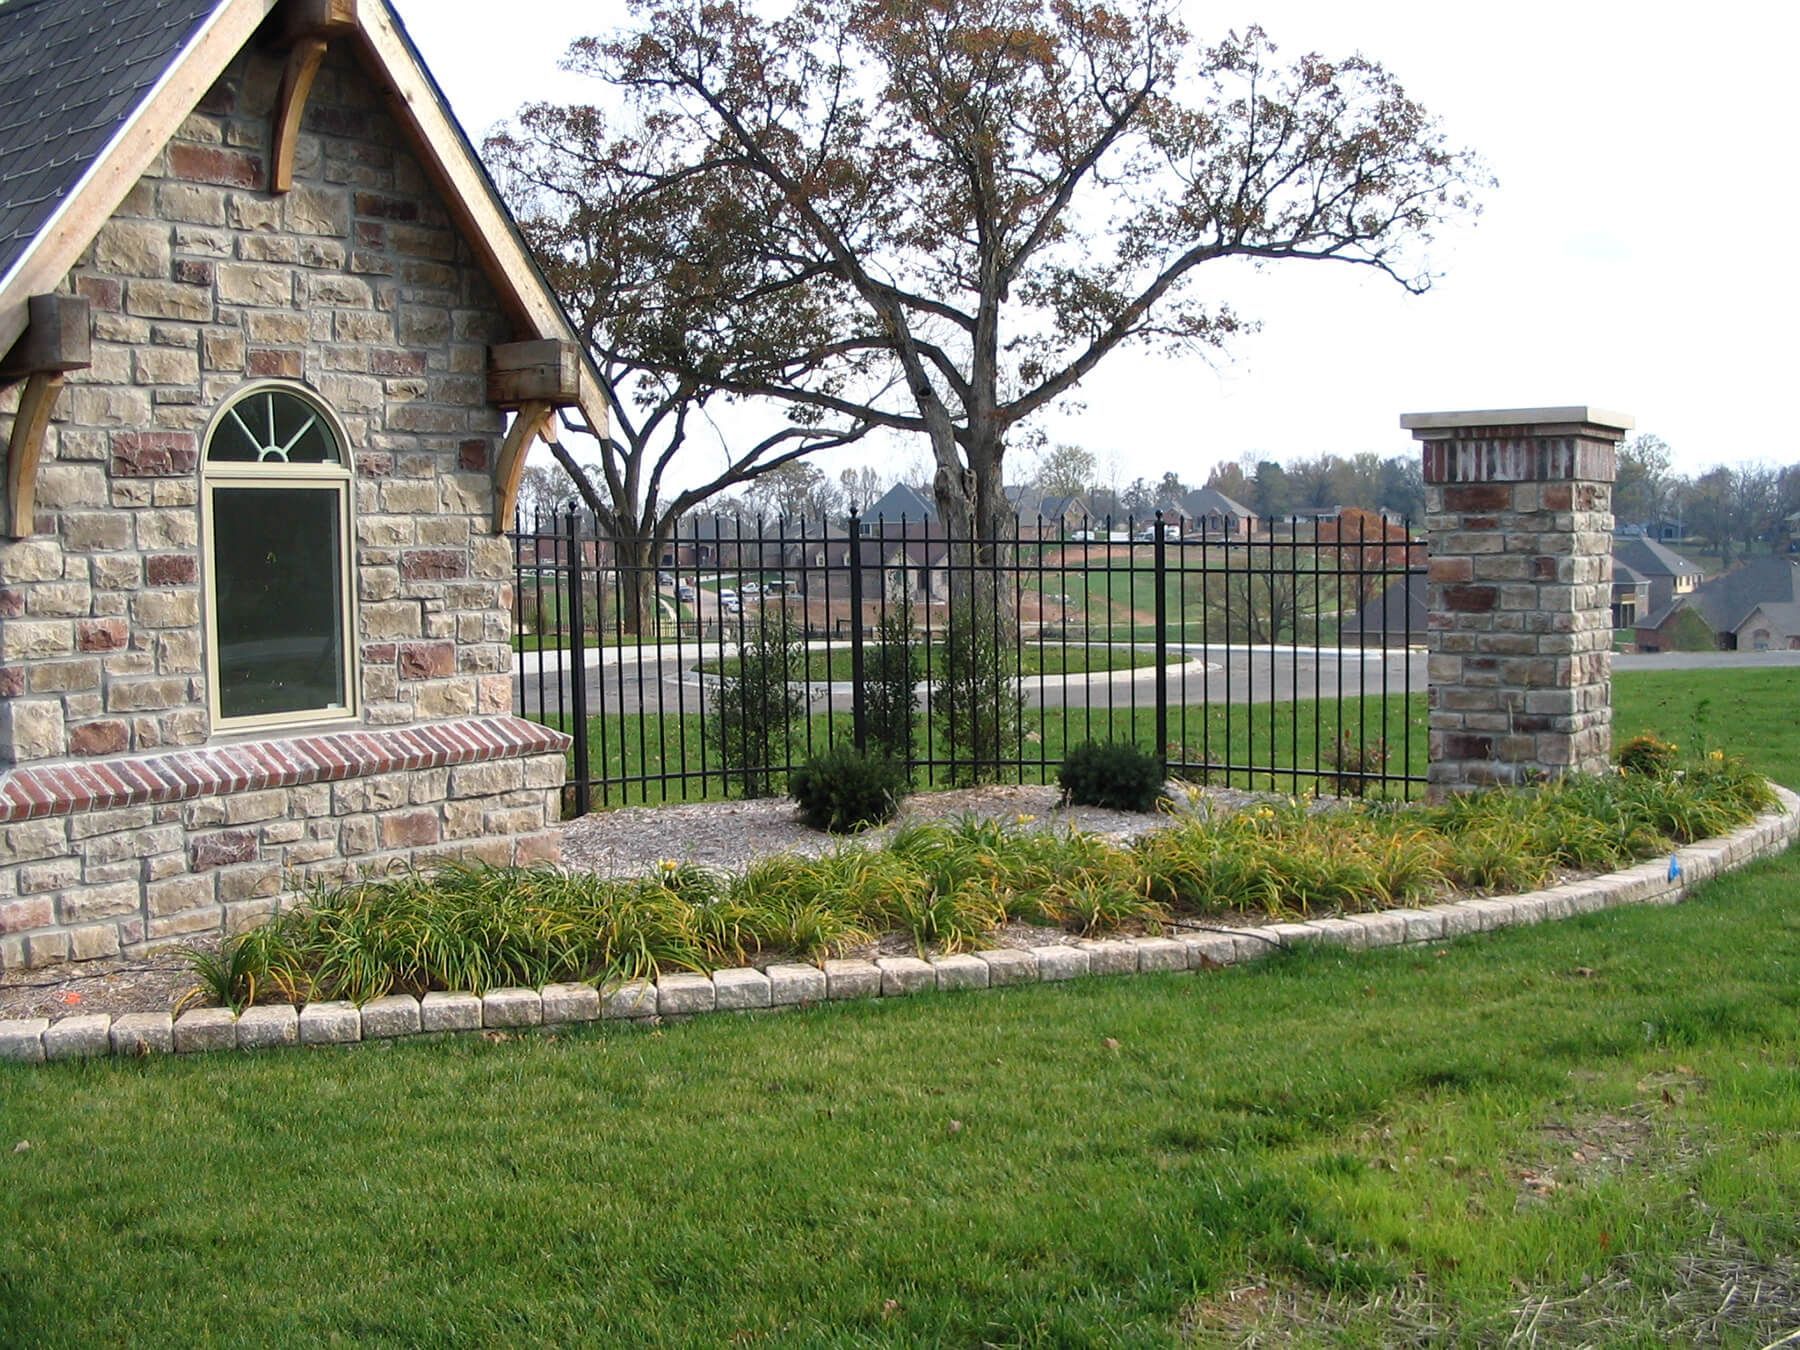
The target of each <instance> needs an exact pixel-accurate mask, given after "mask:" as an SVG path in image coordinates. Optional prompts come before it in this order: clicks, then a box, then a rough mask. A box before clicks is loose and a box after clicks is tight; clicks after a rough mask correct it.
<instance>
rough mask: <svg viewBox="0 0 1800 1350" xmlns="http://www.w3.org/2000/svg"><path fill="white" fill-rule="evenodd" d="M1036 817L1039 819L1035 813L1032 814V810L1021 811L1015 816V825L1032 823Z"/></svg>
mask: <svg viewBox="0 0 1800 1350" xmlns="http://www.w3.org/2000/svg"><path fill="white" fill-rule="evenodd" d="M1036 819H1037V817H1036V816H1034V815H1032V814H1031V813H1030V812H1028V811H1021V812H1019V814H1018V815H1016V816H1014V817H1013V824H1015V825H1029V824H1031V822H1032V821H1034V820H1036Z"/></svg>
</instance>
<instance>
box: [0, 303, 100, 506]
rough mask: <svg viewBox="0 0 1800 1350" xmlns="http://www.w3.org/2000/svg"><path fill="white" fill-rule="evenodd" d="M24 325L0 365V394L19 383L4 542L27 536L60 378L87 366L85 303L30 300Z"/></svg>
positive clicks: (10, 448)
mask: <svg viewBox="0 0 1800 1350" xmlns="http://www.w3.org/2000/svg"><path fill="white" fill-rule="evenodd" d="M29 313H30V320H29V322H28V323H27V324H26V326H25V332H24V333H23V334H22V335H21V336H20V338H19V340H18V341H17V342H16V343H14V344H13V348H12V350H11V351H10V352H8V353H7V354H6V356H5V357H4V359H0V388H4V387H5V386H7V385H9V384H16V383H18V382H19V381H20V380H23V381H24V382H25V390H24V393H23V394H21V395H20V398H19V409H18V412H17V413H16V414H14V416H13V425H12V435H11V436H10V437H8V439H7V447H6V504H5V510H4V512H3V513H0V515H3V517H4V518H3V519H0V526H3V527H4V529H5V532H6V534H7V536H8V537H9V538H13V539H24V538H26V537H27V536H29V535H30V534H31V530H32V524H33V518H34V517H35V515H36V511H37V471H38V463H39V461H40V460H42V459H43V456H44V432H45V431H46V430H48V429H49V426H50V415H51V413H53V412H54V411H55V410H56V398H57V395H58V394H60V393H61V392H62V387H63V377H64V376H65V375H67V374H68V372H70V371H71V370H85V369H86V368H87V367H88V366H89V365H90V364H91V363H92V337H91V333H92V330H91V329H90V327H89V317H90V316H89V310H88V302H87V301H86V300H85V299H82V298H80V297H77V296H72V295H34V296H32V297H31V300H30V307H29Z"/></svg>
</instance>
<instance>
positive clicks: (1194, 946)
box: [1181, 933, 1237, 970]
mask: <svg viewBox="0 0 1800 1350" xmlns="http://www.w3.org/2000/svg"><path fill="white" fill-rule="evenodd" d="M1181 945H1182V948H1183V950H1185V951H1186V952H1187V960H1188V969H1189V970H1211V969H1212V968H1213V967H1215V966H1228V965H1230V964H1231V963H1232V962H1234V961H1236V960H1237V941H1236V939H1234V938H1233V937H1232V936H1231V934H1229V933H1186V934H1183V936H1182V938H1181Z"/></svg>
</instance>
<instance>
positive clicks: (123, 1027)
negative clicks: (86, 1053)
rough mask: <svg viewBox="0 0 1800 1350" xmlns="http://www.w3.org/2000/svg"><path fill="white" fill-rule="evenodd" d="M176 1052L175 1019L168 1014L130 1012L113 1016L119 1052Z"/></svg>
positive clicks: (114, 1048)
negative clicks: (120, 1015)
mask: <svg viewBox="0 0 1800 1350" xmlns="http://www.w3.org/2000/svg"><path fill="white" fill-rule="evenodd" d="M174 1051H175V1019H174V1018H173V1017H171V1016H170V1015H169V1014H168V1013H166V1012H160V1013H126V1014H125V1015H124V1016H122V1017H115V1018H114V1019H113V1024H112V1052H113V1053H114V1054H115V1055H131V1056H139V1055H168V1054H173V1053H174Z"/></svg>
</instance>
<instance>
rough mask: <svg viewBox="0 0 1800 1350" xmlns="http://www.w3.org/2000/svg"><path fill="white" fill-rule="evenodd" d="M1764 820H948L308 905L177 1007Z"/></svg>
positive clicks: (1305, 879)
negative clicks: (715, 855)
mask: <svg viewBox="0 0 1800 1350" xmlns="http://www.w3.org/2000/svg"><path fill="white" fill-rule="evenodd" d="M1774 803H1775V798H1774V794H1773V793H1772V791H1771V790H1770V788H1769V785H1768V784H1767V783H1766V782H1765V781H1763V780H1762V779H1761V778H1758V777H1756V776H1755V775H1754V774H1751V773H1750V772H1749V771H1748V770H1747V769H1745V768H1744V766H1743V765H1741V764H1739V763H1737V762H1736V761H1734V760H1732V759H1730V758H1728V757H1727V756H1725V755H1724V754H1723V753H1721V752H1718V751H1712V752H1710V753H1708V754H1706V755H1704V756H1702V757H1701V758H1699V759H1698V760H1696V761H1693V762H1690V763H1688V764H1686V765H1685V766H1684V767H1682V768H1679V769H1676V770H1673V771H1671V772H1669V773H1667V774H1654V775H1653V774H1638V773H1618V774H1612V775H1606V776H1602V777H1588V778H1583V777H1571V778H1567V779H1563V780H1560V781H1557V782H1554V783H1546V784H1542V785H1539V786H1536V787H1532V788H1528V789H1521V790H1514V791H1499V792H1486V793H1478V794H1474V795H1470V796H1466V797H1459V798H1455V799H1452V800H1450V801H1448V802H1445V803H1443V804H1441V805H1437V806H1432V807H1397V806H1391V805H1385V804H1378V805H1370V804H1367V803H1362V802H1354V803H1343V804H1340V805H1337V806H1333V807H1329V808H1323V807H1319V806H1317V805H1315V804H1309V803H1305V802H1301V801H1289V802H1285V803H1268V804H1264V805H1260V806H1256V807H1253V808H1249V809H1245V810H1241V811H1235V812H1215V811H1213V810H1211V809H1210V808H1209V807H1207V806H1206V805H1204V804H1202V805H1200V806H1197V807H1190V808H1183V809H1181V810H1175V811H1172V812H1171V817H1170V819H1169V821H1168V822H1167V823H1166V825H1165V826H1164V827H1163V828H1161V829H1159V830H1156V831H1153V832H1151V833H1149V834H1147V835H1144V836H1142V837H1141V838H1139V839H1138V840H1136V841H1135V842H1133V843H1131V844H1128V845H1122V844H1118V843H1115V842H1113V841H1111V840H1109V839H1107V838H1104V837H1102V836H1099V835H1095V834H1087V833H1083V832H1081V831H1079V830H1064V829H1057V830H1051V829H1032V828H1029V827H1030V826H1031V825H1032V824H1033V821H1032V818H1031V817H1029V816H1018V817H1015V818H1014V819H1013V820H1011V821H1010V822H1003V821H999V820H993V819H984V818H979V817H974V816H966V817H963V818H961V819H958V820H954V821H947V822H945V821H937V822H929V823H914V824H909V825H906V826H904V827H902V828H901V829H899V830H897V831H896V832H895V833H894V835H893V837H892V839H891V840H890V841H889V842H888V844H887V845H886V846H885V847H874V846H863V845H856V844H845V845H843V846H841V847H839V848H837V849H836V850H834V851H833V852H830V853H827V854H825V855H823V856H821V857H803V856H800V855H796V854H777V855H774V856H770V857H766V858H762V859H760V860H758V861H756V862H753V863H752V864H751V865H750V866H749V867H747V868H746V869H745V870H744V871H743V872H742V873H740V874H736V875H732V874H727V873H722V872H718V871H714V870H712V869H709V868H704V867H699V866H696V865H694V864H692V863H684V862H681V861H678V860H675V859H670V860H667V861H665V862H663V863H661V864H659V865H657V866H656V867H653V868H652V869H650V872H649V874H648V875H646V876H643V877H638V878H633V879H618V878H604V877H598V876H594V875H592V874H587V873H579V872H567V871H563V870H561V869H558V868H550V867H539V868H526V869H518V868H498V867H488V866H483V865H455V864H452V865H446V866H443V867H440V868H439V869H438V870H436V871H433V872H429V873H427V872H408V873H402V874H398V875H395V876H391V877H386V878H382V879H380V880H372V881H363V882H357V883H354V884H351V885H346V886H340V887H338V888H336V889H332V890H318V891H315V892H313V893H312V894H311V895H309V896H308V897H307V899H306V902H305V903H303V904H302V905H300V906H298V907H296V908H294V909H292V910H289V911H287V912H285V913H283V914H280V915H278V916H277V917H276V918H275V919H274V920H273V921H272V922H270V923H269V924H267V925H265V926H263V927H262V928H258V929H255V930H253V931H252V932H250V933H248V934H245V935H244V936H242V937H240V938H238V939H235V940H234V941H232V942H229V943H227V944H226V945H225V946H224V948H223V949H222V950H220V951H219V952H218V953H216V954H201V955H199V956H197V957H196V958H195V959H194V964H195V973H196V976H197V980H198V984H197V988H196V991H195V997H200V998H211V999H213V1000H215V1001H217V1002H219V1003H223V1004H227V1005H229V1006H232V1007H235V1008H241V1007H243V1006H246V1005H248V1004H251V1003H255V1002H267V1001H286V1002H311V1001H313V1000H318V999H350V1000H352V1001H354V1002H358V1003H361V1002H366V1001H367V1000H369V999H371V998H376V997H379V996H380V995H383V994H387V993H393V992H404V993H412V994H423V993H426V992H428V991H431V990H470V991H472V992H475V993H483V992H485V991H487V990H489V989H493V988H497V987H501V986H507V985H524V986H528V987H536V986H540V985H544V984H550V983H555V982H563V981H578V980H584V981H591V982H595V983H601V982H607V981H614V980H622V979H635V978H645V977H649V976H653V975H655V974H656V973H658V972H659V971H665V970H713V969H719V968H722V967H727V966H738V965H744V964H748V963H751V962H758V961H761V962H765V963H766V962H767V961H769V960H775V959H781V958H783V957H803V958H806V959H809V960H817V959H820V958H822V957H826V956H832V955H837V954H841V953H842V952H844V951H845V950H847V949H850V948H854V947H856V946H858V945H861V944H865V943H868V942H871V941H874V940H875V939H876V938H878V937H880V936H881V935H882V934H884V933H892V932H903V933H905V934H907V935H908V936H910V937H911V938H912V940H913V942H914V943H915V944H916V946H917V947H918V949H919V950H920V951H921V952H927V951H943V952H954V951H965V950H968V949H970V948H975V947H981V946H984V945H986V944H988V943H990V942H992V941H994V940H995V936H996V934H997V932H998V930H999V929H1000V928H1001V927H1002V926H1003V925H1004V924H1006V923H1007V922H1008V921H1024V922H1028V923H1033V924H1044V925H1060V926H1063V927H1065V928H1068V929H1070V930H1073V931H1076V932H1079V933H1082V934H1090V935H1091V934H1098V933H1106V932H1116V931H1119V930H1127V931H1131V930H1148V931H1152V932H1155V931H1160V930H1161V927H1162V925H1163V924H1164V923H1166V922H1168V921H1170V920H1175V921H1177V922H1179V921H1182V920H1184V919H1205V918H1207V917H1228V916H1235V915H1240V914H1262V915H1266V916H1268V917H1270V918H1305V917H1308V916H1318V915H1323V914H1331V913H1355V912H1358V911H1364V910H1370V909H1379V908H1384V907H1387V906H1392V905H1408V904H1414V903H1417V902H1420V901H1422V900H1427V899H1429V898H1430V897H1432V896H1434V895H1436V894H1438V893H1441V892H1442V891H1444V890H1445V889H1446V888H1454V889H1458V890H1465V891H1469V890H1472V891H1493V892H1511V891H1525V890H1532V889H1535V888H1537V887H1540V886H1543V885H1545V884H1546V883H1548V882H1549V881H1551V880H1552V879H1553V878H1554V877H1555V876H1556V875H1557V874H1558V872H1561V871H1597V870H1608V869H1611V868H1615V867H1619V866H1623V865H1625V864H1627V863H1630V862H1633V861H1636V860H1638V859H1641V858H1646V857H1654V856H1656V855H1658V854H1661V853H1665V852H1667V851H1668V849H1669V848H1671V847H1672V846H1674V845H1678V844H1683V843H1689V842H1692V841H1693V840H1695V839H1700V838H1706V837H1710V836H1714V835H1718V834H1722V833H1724V832H1726V831H1728V830H1730V829H1732V828H1734V827H1736V826H1738V825H1741V824H1743V823H1744V822H1746V821H1748V820H1749V819H1751V818H1752V816H1754V815H1755V813H1756V812H1758V811H1763V810H1767V809H1769V808H1770V807H1771V806H1773V805H1774Z"/></svg>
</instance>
